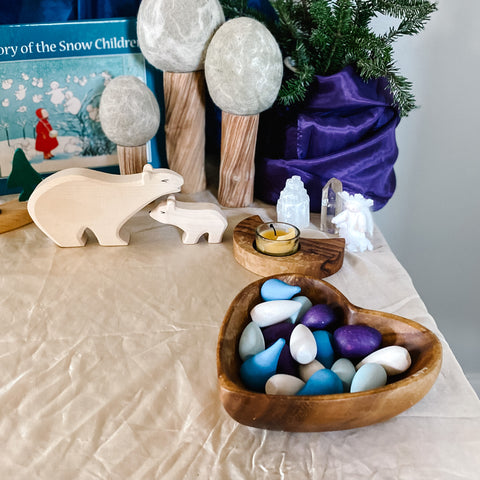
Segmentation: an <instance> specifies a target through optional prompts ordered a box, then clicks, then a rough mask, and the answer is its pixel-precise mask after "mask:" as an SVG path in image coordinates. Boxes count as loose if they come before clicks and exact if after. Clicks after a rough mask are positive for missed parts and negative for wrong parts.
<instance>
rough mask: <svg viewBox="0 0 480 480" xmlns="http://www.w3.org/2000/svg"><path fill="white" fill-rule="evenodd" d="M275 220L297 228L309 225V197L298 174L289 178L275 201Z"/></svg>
mask: <svg viewBox="0 0 480 480" xmlns="http://www.w3.org/2000/svg"><path fill="white" fill-rule="evenodd" d="M277 221H278V222H285V223H290V224H291V225H295V226H296V227H297V228H299V229H302V228H307V227H308V226H309V225H310V197H309V196H308V193H307V190H306V189H305V187H304V185H303V182H302V179H301V178H300V177H299V176H298V175H294V176H293V177H291V178H289V179H288V180H287V182H286V184H285V188H284V189H283V190H282V191H281V192H280V198H279V199H278V202H277Z"/></svg>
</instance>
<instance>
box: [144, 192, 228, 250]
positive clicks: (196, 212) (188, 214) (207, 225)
mask: <svg viewBox="0 0 480 480" xmlns="http://www.w3.org/2000/svg"><path fill="white" fill-rule="evenodd" d="M150 216H151V217H152V218H154V219H155V220H157V221H159V222H160V223H166V224H169V225H175V226H176V227H179V228H181V229H182V230H183V235H182V242H183V243H185V244H188V245H192V244H194V243H198V241H199V240H200V237H201V236H202V235H204V234H208V242H209V243H220V242H221V241H222V237H223V233H224V232H225V229H226V228H227V226H228V222H227V219H226V218H225V216H224V214H223V213H222V210H221V209H220V208H219V207H217V205H215V204H214V203H185V202H179V201H177V200H176V199H175V196H174V195H170V196H169V197H168V199H167V201H166V202H163V203H160V204H159V205H157V206H156V207H155V208H154V209H153V210H152V211H151V212H150Z"/></svg>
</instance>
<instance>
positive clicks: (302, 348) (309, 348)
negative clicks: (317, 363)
mask: <svg viewBox="0 0 480 480" xmlns="http://www.w3.org/2000/svg"><path fill="white" fill-rule="evenodd" d="M290 354H291V355H292V357H293V359H294V360H296V361H297V362H298V363H301V364H302V365H306V364H307V363H310V362H313V360H315V357H316V355H317V342H315V337H314V336H313V333H312V332H311V330H310V329H309V328H308V327H306V326H305V325H303V324H301V323H299V324H298V325H297V326H296V327H295V328H294V329H293V332H292V335H291V336H290Z"/></svg>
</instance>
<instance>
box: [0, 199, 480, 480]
mask: <svg viewBox="0 0 480 480" xmlns="http://www.w3.org/2000/svg"><path fill="white" fill-rule="evenodd" d="M178 198H179V199H180V200H183V201H188V200H193V199H194V200H202V201H213V202H215V201H216V200H215V197H214V196H213V195H212V194H211V193H209V192H202V193H201V194H196V195H194V196H190V197H188V196H185V195H180V196H179V197H178ZM225 213H226V214H227V216H228V220H229V227H228V229H227V231H226V233H225V236H224V241H223V243H221V244H208V243H207V242H206V241H205V239H202V240H201V241H200V243H198V244H196V245H183V244H182V242H181V231H180V230H178V229H177V228H176V227H173V226H169V225H162V224H160V223H158V222H156V221H154V220H153V219H151V218H150V217H149V215H148V213H147V211H146V210H143V211H141V212H140V213H139V214H137V215H136V216H134V217H133V218H132V219H131V220H129V222H128V223H127V224H126V228H128V229H129V230H130V231H131V232H132V236H131V240H130V245H128V246H126V247H101V246H99V245H98V244H97V243H96V241H95V240H94V239H93V238H92V239H91V240H90V241H89V242H88V243H87V245H86V246H85V247H83V248H71V249H62V248H59V247H57V246H56V245H55V244H53V243H52V242H51V241H50V240H49V239H48V238H47V237H46V236H45V235H44V234H43V233H42V232H41V231H40V230H39V229H38V228H37V227H36V226H35V225H34V224H31V225H29V226H26V227H23V228H21V229H18V230H16V231H12V232H8V233H5V234H2V235H0V265H1V273H0V332H1V333H0V478H2V479H6V480H7V479H8V480H10V479H12V480H23V479H24V480H35V479H48V480H54V479H61V480H72V479H79V480H80V479H81V480H86V479H89V480H93V479H95V480H98V479H122V480H124V479H135V480H143V479H162V480H163V479H197V478H198V479H209V480H210V479H222V480H223V479H268V480H274V479H287V478H288V479H295V480H301V479H328V480H337V479H338V480H339V479H346V480H347V479H348V480H360V479H371V480H396V479H405V480H412V479H421V480H429V479H432V480H442V479H445V480H456V479H471V480H474V479H478V478H480V402H479V400H478V398H477V397H476V395H475V393H474V392H473V390H472V388H471V387H470V385H469V384H468V382H467V380H466V378H465V376H464V375H463V373H462V371H461V369H460V367H459V365H458V363H457V361H456V360H455V358H454V356H453V354H452V352H451V350H450V348H449V346H448V345H447V343H446V342H445V340H444V338H443V336H442V334H441V333H440V332H439V331H438V328H437V326H436V324H435V321H434V320H433V318H432V317H431V316H430V315H429V314H428V312H427V310H426V309H425V306H424V304H423V303H422V301H421V299H420V298H419V296H418V294H417V292H416V291H415V289H414V286H413V285H412V282H411V280H410V278H409V276H408V274H407V273H406V271H405V270H404V269H403V267H402V266H401V265H400V264H399V263H398V261H397V260H396V258H395V256H394V255H393V254H392V252H391V251H390V249H389V247H388V246H387V244H386V242H385V240H384V239H383V237H382V235H381V234H380V233H379V232H378V231H376V232H375V235H374V239H373V243H374V247H375V249H374V251H372V252H364V253H362V254H350V253H347V254H346V256H345V262H344V266H343V267H342V269H341V270H340V271H339V272H338V273H336V274H335V275H333V276H331V277H329V278H328V279H327V280H328V281H329V282H330V283H331V284H333V285H334V286H335V287H337V288H338V289H340V290H341V291H342V292H343V293H344V294H345V295H346V297H347V298H348V299H349V300H350V301H351V302H353V303H355V304H357V305H359V306H362V307H366V308H370V309H378V310H384V311H388V312H392V313H395V314H399V315H402V316H404V317H407V318H410V319H413V320H415V321H417V322H419V323H422V324H424V325H426V326H427V327H428V328H430V329H432V330H433V331H434V332H435V333H436V334H437V335H438V336H439V337H440V338H441V340H442V343H443V347H444V363H443V367H442V371H441V373H440V376H439V378H438V380H437V382H436V384H435V385H434V387H433V388H432V390H431V391H430V392H429V393H428V394H427V396H426V397H425V398H424V399H423V400H422V401H420V402H419V403H418V404H416V405H415V406H413V407H412V408H410V409H409V410H407V411H406V412H404V413H403V414H401V415H399V416H398V417H395V418H394V419H392V420H389V421H387V422H385V423H382V424H377V425H373V426H370V427H365V428H361V429H355V430H348V431H341V432H328V433H313V434H312V433H309V434H306V433H283V432H272V431H265V430H260V429H255V428H250V427H246V426H243V425H239V424H238V423H236V422H235V421H234V420H232V419H231V418H230V417H229V416H228V415H227V414H226V413H225V411H224V410H223V407H222V405H221V403H220V401H219V397H218V392H217V379H216V363H215V354H216V343H217V335H218V331H219V327H220V324H221V322H222V319H223V316H224V314H225V312H226V310H227V307H228V305H229V304H230V302H231V300H232V299H233V298H234V296H235V295H236V294H237V293H238V292H239V291H240V290H241V289H242V288H243V287H245V286H246V285H247V284H248V283H250V282H252V281H254V280H256V279H258V277H257V276H256V275H255V274H253V273H251V272H249V271H247V270H245V269H244V268H243V267H241V266H240V265H239V264H237V263H236V261H235V260H234V258H233V256H232V231H233V228H234V226H235V225H236V224H237V223H238V222H239V221H240V220H242V219H244V218H245V217H247V216H249V215H251V214H259V215H260V216H262V217H263V218H264V219H268V218H275V217H274V215H275V213H274V210H273V208H272V207H267V206H265V205H263V204H260V203H256V204H254V205H253V206H252V207H251V208H248V209H238V210H236V209H231V210H228V209H226V210H225ZM312 220H313V223H314V225H317V226H318V225H319V218H318V216H315V215H314V216H312ZM315 229H316V227H315V228H313V230H312V231H311V232H310V234H311V235H316V234H320V233H319V232H315ZM317 230H318V229H317ZM452 301H455V299H454V298H452ZM454 321H455V319H454V318H452V322H454ZM360 414H361V412H359V415H360Z"/></svg>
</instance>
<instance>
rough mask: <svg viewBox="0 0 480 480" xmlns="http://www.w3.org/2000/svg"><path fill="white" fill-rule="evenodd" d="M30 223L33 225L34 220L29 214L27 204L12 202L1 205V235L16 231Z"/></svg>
mask: <svg viewBox="0 0 480 480" xmlns="http://www.w3.org/2000/svg"><path fill="white" fill-rule="evenodd" d="M29 223H32V218H31V217H30V215H29V214H28V210H27V202H20V201H18V200H12V201H10V202H5V203H2V204H1V205H0V233H5V232H9V231H10V230H15V229H16V228H20V227H23V226H24V225H28V224H29Z"/></svg>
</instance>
